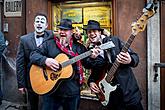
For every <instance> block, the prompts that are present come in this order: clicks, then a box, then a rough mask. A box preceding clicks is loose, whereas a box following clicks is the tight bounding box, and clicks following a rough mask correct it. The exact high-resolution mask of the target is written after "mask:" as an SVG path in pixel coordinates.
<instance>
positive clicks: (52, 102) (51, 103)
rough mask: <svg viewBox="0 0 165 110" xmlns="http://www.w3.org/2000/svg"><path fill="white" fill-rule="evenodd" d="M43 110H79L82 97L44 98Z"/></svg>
mask: <svg viewBox="0 0 165 110" xmlns="http://www.w3.org/2000/svg"><path fill="white" fill-rule="evenodd" d="M42 101H43V102H42V103H43V104H42V110H59V108H60V107H62V108H63V110H78V108H79V103H80V96H79V95H77V96H73V97H57V96H46V95H45V96H42Z"/></svg>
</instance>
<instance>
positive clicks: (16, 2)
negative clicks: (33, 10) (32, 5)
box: [4, 0, 22, 17]
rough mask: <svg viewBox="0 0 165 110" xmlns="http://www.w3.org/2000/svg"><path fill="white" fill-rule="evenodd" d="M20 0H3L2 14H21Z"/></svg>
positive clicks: (10, 15)
mask: <svg viewBox="0 0 165 110" xmlns="http://www.w3.org/2000/svg"><path fill="white" fill-rule="evenodd" d="M21 14H22V0H4V15H5V16H6V17H15V16H21Z"/></svg>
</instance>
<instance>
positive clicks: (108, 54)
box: [105, 49, 112, 63]
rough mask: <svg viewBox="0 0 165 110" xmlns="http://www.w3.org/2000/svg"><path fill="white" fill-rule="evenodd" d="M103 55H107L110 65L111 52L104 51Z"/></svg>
mask: <svg viewBox="0 0 165 110" xmlns="http://www.w3.org/2000/svg"><path fill="white" fill-rule="evenodd" d="M105 53H106V54H107V57H108V60H109V63H112V59H111V55H110V53H111V51H110V50H109V49H108V50H105Z"/></svg>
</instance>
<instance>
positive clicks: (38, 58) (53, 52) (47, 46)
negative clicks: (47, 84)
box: [30, 38, 87, 97]
mask: <svg viewBox="0 0 165 110" xmlns="http://www.w3.org/2000/svg"><path fill="white" fill-rule="evenodd" d="M86 50H87V49H86V47H85V46H84V45H82V44H80V43H78V42H73V45H72V51H73V52H74V53H78V54H81V53H84V52H85V51H86ZM60 53H64V52H63V51H61V49H59V48H58V46H57V45H56V42H55V40H54V38H52V39H49V40H47V41H46V42H44V43H43V44H42V45H41V47H40V48H38V49H37V50H36V51H34V52H32V54H31V56H30V60H31V62H32V63H33V64H37V65H39V66H45V60H46V58H56V57H57V56H58V55H59V54H60ZM64 54H66V53H64ZM66 55H67V54H66ZM67 56H68V57H69V58H72V57H73V56H70V55H67ZM81 62H82V65H83V66H85V65H86V63H87V62H86V58H85V59H83V60H81ZM72 67H73V72H74V73H73V75H72V77H71V78H69V79H64V80H63V81H60V80H59V82H60V84H59V83H56V84H57V85H58V86H56V85H55V86H56V87H57V88H55V91H54V92H53V94H51V95H55V96H64V97H65V96H66V97H68V96H74V95H80V83H79V78H80V75H79V74H78V68H77V65H76V63H74V64H72ZM48 95H49V94H48Z"/></svg>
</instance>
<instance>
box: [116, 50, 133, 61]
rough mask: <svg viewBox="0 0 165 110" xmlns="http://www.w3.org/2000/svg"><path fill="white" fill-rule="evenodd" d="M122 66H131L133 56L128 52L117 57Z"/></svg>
mask: <svg viewBox="0 0 165 110" xmlns="http://www.w3.org/2000/svg"><path fill="white" fill-rule="evenodd" d="M116 60H117V61H118V62H119V63H121V64H129V63H131V60H132V59H131V56H130V54H129V53H128V52H126V53H125V52H120V53H119V55H117V59H116Z"/></svg>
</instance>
